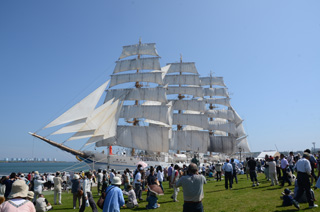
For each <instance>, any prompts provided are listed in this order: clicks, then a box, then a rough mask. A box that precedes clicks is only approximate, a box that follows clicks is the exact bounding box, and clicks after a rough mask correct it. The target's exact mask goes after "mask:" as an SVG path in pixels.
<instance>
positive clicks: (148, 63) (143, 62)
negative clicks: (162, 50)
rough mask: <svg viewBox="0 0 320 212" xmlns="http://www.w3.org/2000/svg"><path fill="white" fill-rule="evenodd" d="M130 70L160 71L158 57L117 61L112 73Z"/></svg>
mask: <svg viewBox="0 0 320 212" xmlns="http://www.w3.org/2000/svg"><path fill="white" fill-rule="evenodd" d="M130 70H161V67H160V62H159V57H146V58H140V59H139V58H135V59H131V60H119V61H117V64H116V67H115V68H114V70H113V73H114V74H115V73H119V72H123V71H130Z"/></svg>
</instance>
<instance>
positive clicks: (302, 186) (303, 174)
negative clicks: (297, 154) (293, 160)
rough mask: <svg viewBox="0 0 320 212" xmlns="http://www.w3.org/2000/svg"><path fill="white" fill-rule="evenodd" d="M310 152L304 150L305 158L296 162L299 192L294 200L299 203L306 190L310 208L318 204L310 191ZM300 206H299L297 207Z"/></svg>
mask: <svg viewBox="0 0 320 212" xmlns="http://www.w3.org/2000/svg"><path fill="white" fill-rule="evenodd" d="M309 157H310V156H309V153H308V152H304V154H303V158H302V159H300V160H298V162H297V164H296V169H297V172H298V175H297V182H298V192H297V195H296V197H295V198H294V200H295V201H296V202H295V203H296V204H297V202H298V200H299V199H300V197H301V196H302V195H303V193H304V192H306V196H307V200H308V202H309V208H316V207H318V205H316V204H314V199H313V198H312V196H311V192H310V185H311V184H310V180H309V177H310V176H311V165H310V161H309ZM297 208H299V206H298V207H297Z"/></svg>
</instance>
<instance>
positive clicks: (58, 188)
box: [53, 172, 63, 205]
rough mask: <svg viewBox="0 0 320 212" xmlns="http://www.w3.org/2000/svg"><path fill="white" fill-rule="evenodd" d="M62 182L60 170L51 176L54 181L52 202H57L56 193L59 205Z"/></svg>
mask: <svg viewBox="0 0 320 212" xmlns="http://www.w3.org/2000/svg"><path fill="white" fill-rule="evenodd" d="M62 182H63V180H62V179H61V177H60V172H56V176H55V177H54V178H53V183H54V204H55V205H56V204H57V195H58V203H59V205H61V204H62V203H61V192H62Z"/></svg>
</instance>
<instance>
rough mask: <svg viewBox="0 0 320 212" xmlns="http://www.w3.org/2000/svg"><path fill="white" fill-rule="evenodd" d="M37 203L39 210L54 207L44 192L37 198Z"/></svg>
mask: <svg viewBox="0 0 320 212" xmlns="http://www.w3.org/2000/svg"><path fill="white" fill-rule="evenodd" d="M35 203H36V211H37V212H46V211H49V210H51V209H52V206H51V204H50V203H49V202H48V200H47V199H46V198H44V196H43V194H40V195H39V198H38V199H37V200H36V202H35Z"/></svg>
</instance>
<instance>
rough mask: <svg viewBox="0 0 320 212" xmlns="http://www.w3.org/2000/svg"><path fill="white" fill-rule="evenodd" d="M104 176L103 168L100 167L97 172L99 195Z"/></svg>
mask: <svg viewBox="0 0 320 212" xmlns="http://www.w3.org/2000/svg"><path fill="white" fill-rule="evenodd" d="M102 178H103V174H102V173H101V169H98V174H97V181H98V196H99V195H100V192H101V187H102Z"/></svg>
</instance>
